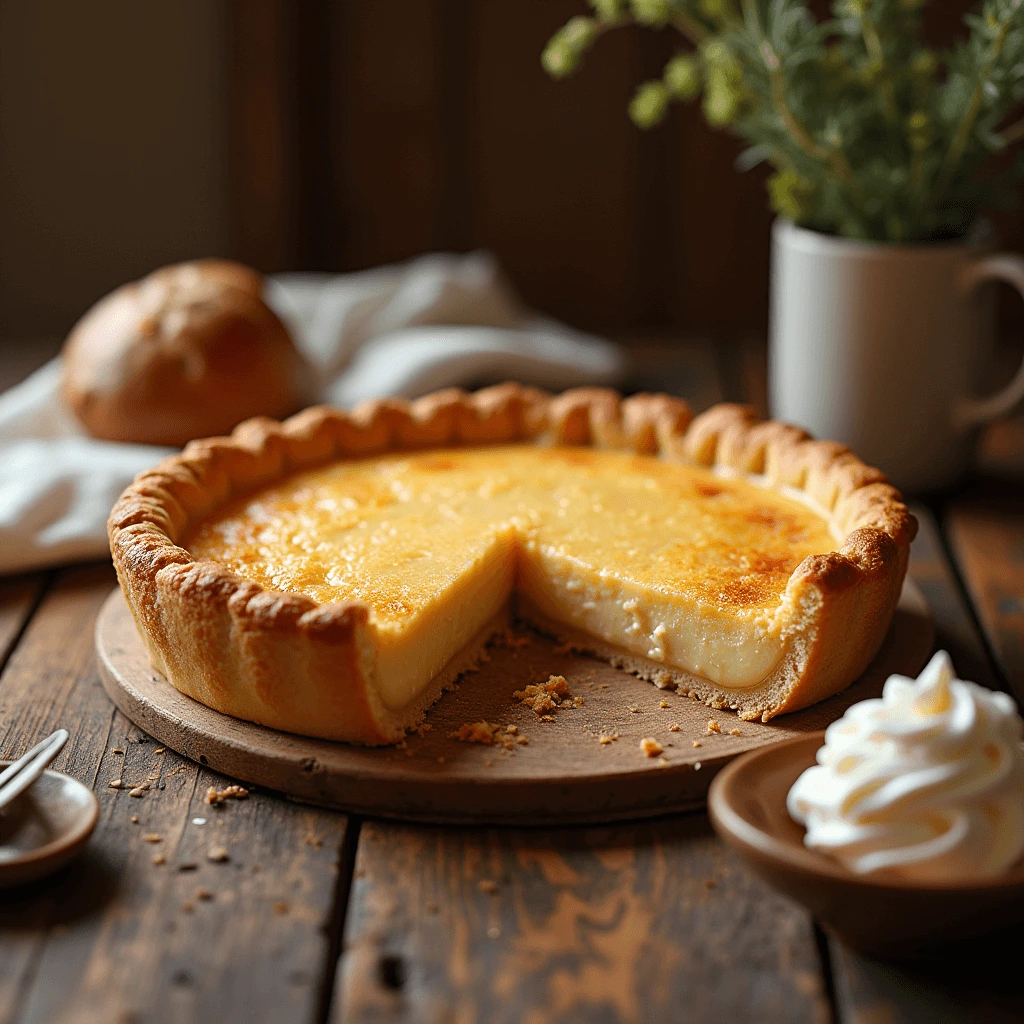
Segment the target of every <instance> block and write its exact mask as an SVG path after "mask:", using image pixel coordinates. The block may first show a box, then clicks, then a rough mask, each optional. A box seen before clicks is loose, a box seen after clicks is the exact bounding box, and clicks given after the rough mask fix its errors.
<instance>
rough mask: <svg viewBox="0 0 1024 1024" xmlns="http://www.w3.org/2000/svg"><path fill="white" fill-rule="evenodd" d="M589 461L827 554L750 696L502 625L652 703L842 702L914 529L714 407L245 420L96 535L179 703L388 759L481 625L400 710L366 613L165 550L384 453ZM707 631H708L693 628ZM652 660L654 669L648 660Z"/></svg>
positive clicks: (386, 408)
mask: <svg viewBox="0 0 1024 1024" xmlns="http://www.w3.org/2000/svg"><path fill="white" fill-rule="evenodd" d="M510 444H511V445H538V446H551V447H559V446H566V447H590V448H593V449H596V450H600V451H615V452H626V453H633V454H637V455H646V456H657V457H658V458H660V459H661V460H663V461H665V462H668V463H678V464H684V465H689V466H694V467H700V468H702V469H703V470H709V471H711V472H713V473H715V474H716V475H718V476H721V477H724V478H725V479H729V478H740V479H743V480H746V481H748V482H750V483H753V484H755V485H756V486H758V487H761V488H763V489H765V490H773V491H776V492H778V491H781V492H784V493H789V494H792V495H796V496H798V497H799V498H800V499H801V500H802V501H804V502H805V503H806V504H807V505H809V506H810V507H812V508H813V509H815V510H816V512H817V513H818V514H819V515H820V516H821V517H822V518H823V519H824V520H825V521H826V522H827V525H828V527H829V529H830V531H831V534H832V535H833V536H834V537H836V538H839V539H837V540H836V542H835V547H836V550H832V551H825V552H822V553H820V554H811V555H808V556H807V557H805V558H804V559H803V560H802V561H801V562H800V563H799V565H797V567H796V568H795V569H794V570H793V572H792V575H791V577H790V578H789V580H788V583H787V584H786V601H787V609H788V615H789V620H790V621H788V624H787V627H786V632H785V637H786V639H785V648H784V652H783V656H782V657H780V659H779V661H778V663H777V664H776V665H774V667H773V668H772V670H771V671H770V672H769V673H768V674H767V676H766V677H765V678H764V679H763V680H761V681H759V682H758V683H757V684H756V685H753V686H747V685H745V686H742V687H730V686H728V685H722V684H716V683H714V682H712V681H710V680H709V679H707V678H704V677H702V676H700V675H697V674H694V673H692V672H688V671H685V670H683V669H680V668H677V667H674V666H673V665H671V664H666V663H665V662H664V660H663V659H662V660H658V659H655V658H650V657H645V656H643V655H642V654H638V653H637V652H636V651H635V650H634V651H630V650H626V649H624V648H623V647H621V646H617V645H616V644H613V643H609V642H606V641H604V640H602V639H600V638H599V637H597V636H594V635H592V634H590V633H589V632H588V631H587V630H586V629H581V628H579V624H578V623H566V622H565V621H564V619H560V618H554V617H552V616H551V615H550V614H548V610H547V609H545V608H543V607H540V606H538V604H537V603H536V602H535V601H533V600H530V599H528V598H527V599H521V600H520V601H519V604H518V608H517V610H518V611H519V613H520V614H522V615H523V617H525V618H526V619H527V620H528V621H531V622H533V623H535V624H537V625H539V626H540V627H541V628H543V629H545V630H546V631H548V632H550V633H551V634H553V635H555V636H556V637H558V638H559V639H560V640H562V641H565V642H571V643H573V644H574V645H576V646H578V647H580V648H582V649H585V650H588V651H591V652H593V653H596V654H598V655H599V656H602V657H604V658H606V659H608V660H609V661H611V662H612V663H613V664H617V665H619V666H621V667H623V668H626V669H628V670H629V671H632V672H635V673H637V674H639V675H641V676H643V677H644V678H646V679H650V680H651V681H653V682H655V683H657V684H658V685H659V686H670V687H676V688H677V689H678V690H679V691H680V692H683V693H686V694H689V695H690V696H693V697H695V698H697V699H699V700H702V701H704V702H705V703H706V704H708V705H709V706H711V707H716V708H725V707H728V708H732V709H734V710H735V711H737V713H738V714H739V716H740V717H741V718H746V719H752V718H761V719H762V720H764V721H767V720H769V719H770V718H772V717H773V716H775V715H777V714H781V713H783V712H787V711H793V710H796V709H798V708H801V707H806V706H807V705H809V704H812V703H814V702H816V701H818V700H821V699H823V698H825V697H827V696H830V695H832V694H834V693H836V692H838V691H839V690H841V689H842V688H843V687H845V686H847V685H848V684H849V683H850V682H852V681H853V680H854V679H855V678H857V676H858V675H859V674H860V673H861V672H862V671H863V670H864V669H865V668H866V667H867V664H868V663H869V662H870V660H871V659H872V658H873V657H874V655H875V653H876V652H877V650H878V647H879V645H880V644H881V642H882V639H883V637H884V635H885V632H886V629H887V628H888V625H889V622H890V620H891V618H892V614H893V611H894V609H895V607H896V602H897V600H898V598H899V593H900V588H901V586H902V582H903V577H904V575H905V572H906V566H907V559H908V555H909V548H910V542H911V540H912V539H913V537H914V534H915V533H916V530H917V523H916V520H915V519H914V518H913V516H912V515H910V513H909V512H908V511H907V509H906V507H905V505H904V504H903V503H902V501H901V500H900V495H899V493H898V492H897V491H896V490H895V489H894V488H893V487H891V486H890V485H889V484H888V483H887V482H886V479H885V477H884V476H883V475H882V474H881V473H880V472H879V471H878V470H875V469H872V468H870V467H868V466H866V465H865V464H864V463H862V462H861V461H860V460H859V459H857V458H856V456H854V455H853V454H852V453H851V452H850V451H849V450H848V449H846V448H844V447H843V446H841V445H839V444H836V443H833V442H829V441H815V440H812V439H810V438H809V437H808V436H807V434H805V433H804V432H803V431H801V430H799V429H797V428H795V427H791V426H786V425H784V424H779V423H774V422H759V421H758V420H757V417H756V415H755V414H754V412H753V411H752V410H750V409H748V408H745V407H743V406H737V405H719V406H716V407H714V408H713V409H710V410H708V411H707V412H705V413H703V414H702V415H700V416H698V417H696V418H694V417H693V416H692V414H691V412H690V409H689V407H688V406H687V405H686V403H685V402H683V401H681V400H679V399H675V398H671V397H668V396H666V395H636V396H633V397H630V398H626V399H623V398H621V396H620V395H618V394H617V393H616V392H613V391H609V390H603V389H577V390H573V391H567V392H565V393H563V394H561V395H556V396H552V395H549V394H547V393H544V392H541V391H538V390H535V389H532V388H525V387H522V386H520V385H516V384H505V385H500V386H498V387H494V388H487V389H484V390H482V391H478V392H476V393H473V394H467V393H465V392H462V391H459V390H454V389H453V390H447V391H441V392H436V393H434V394H432V395H427V396H425V397H424V398H421V399H418V400H417V401H414V402H411V403H407V402H404V401H384V402H370V403H366V404H364V405H362V406H359V407H358V408H356V409H355V410H353V411H351V412H346V411H343V410H338V409H331V408H313V409H308V410H306V411H305V412H302V413H300V414H298V415H297V416H293V417H292V418H291V419H289V420H286V421H285V422H284V423H277V422H274V421H271V420H266V419H256V420H250V421H248V422H246V423H243V424H242V425H240V426H239V427H237V428H236V429H235V431H234V432H233V433H232V434H231V436H230V437H223V438H211V439H209V440H204V441H196V442H193V443H192V444H190V445H189V446H188V447H187V448H186V449H185V450H184V451H183V452H182V453H181V454H180V455H175V456H172V457H170V458H168V459H165V460H164V461H163V462H162V463H160V465H158V466H157V467H156V468H155V469H153V470H151V471H149V472H146V473H143V474H142V475H140V476H139V477H138V478H137V479H136V480H135V482H134V483H133V484H132V485H131V486H130V487H129V488H128V489H127V490H126V491H125V493H124V494H123V495H122V497H121V498H120V500H119V501H118V502H117V504H116V505H115V506H114V509H113V511H112V512H111V515H110V520H109V523H108V528H109V535H110V546H111V551H112V554H113V559H114V565H115V567H116V569H117V573H118V578H119V580H120V582H121V587H122V589H123V591H124V594H125V597H126V599H127V601H128V604H129V607H130V608H131V611H132V614H133V616H134V618H135V621H136V623H137V625H138V628H139V632H140V634H141V635H142V637H143V640H144V641H145V643H146V646H147V648H148V650H149V653H150V657H151V659H152V661H153V664H154V666H155V667H156V668H157V669H158V670H159V671H160V672H162V673H163V674H164V675H165V676H166V677H167V678H168V679H169V680H170V681H171V683H172V684H173V685H174V686H175V687H177V688H178V689H179V690H181V691H182V692H183V693H186V694H188V695H189V696H191V697H194V698H195V699H196V700H199V701H200V702H202V703H203V704H206V705H208V706H209V707H212V708H215V709H216V710H218V711H222V712H224V713H226V714H229V715H233V716H235V717H239V718H244V719H248V720H251V721H255V722H259V723H261V724H263V725H267V726H271V727H273V728H279V729H284V730H286V731H289V732H297V733H300V734H304V735H312V736H320V737H324V738H328V739H337V740H345V741H350V742H357V743H364V744H380V743H389V742H394V741H396V740H398V739H400V738H401V737H402V736H403V735H404V734H405V732H406V731H407V730H408V729H410V728H413V727H415V726H416V725H417V724H418V722H420V721H421V720H422V717H423V715H424V713H425V711H426V709H427V708H428V707H429V706H430V705H431V704H432V703H433V702H434V701H435V700H436V699H437V697H438V696H439V695H440V693H441V692H442V690H443V689H444V688H445V687H446V686H449V685H451V683H453V682H454V680H455V679H456V678H457V677H458V675H459V674H460V673H462V672H464V671H466V670H467V669H470V668H472V667H473V666H474V665H475V664H476V663H477V662H478V661H479V660H480V658H481V657H482V656H483V653H484V646H485V644H486V642H487V640H488V638H489V637H490V636H492V635H493V634H494V632H495V631H496V630H498V629H500V628H501V627H502V625H503V624H504V622H505V618H504V616H505V614H506V613H505V611H504V610H501V611H499V612H498V613H497V614H496V615H495V617H494V618H492V619H491V620H490V621H489V622H487V623H485V624H484V625H483V626H482V628H481V629H480V630H479V631H478V632H477V634H476V636H474V637H473V638H472V640H471V642H469V643H468V644H466V645H465V646H464V647H463V648H462V650H461V651H460V652H459V653H458V654H457V655H456V656H455V657H453V658H451V660H450V661H449V662H448V663H447V664H446V665H445V666H444V668H443V669H442V670H441V671H439V672H437V673H436V674H434V675H433V677H432V679H431V681H430V685H428V686H427V687H426V688H425V689H423V690H422V692H420V693H418V694H417V695H416V697H415V699H412V700H410V701H409V703H407V704H406V705H405V706H402V707H399V708H395V707H392V706H389V704H388V703H387V702H386V701H385V700H383V699H382V696H381V692H380V690H379V688H378V687H377V685H375V682H374V680H375V678H376V677H375V659H376V656H377V650H378V647H377V630H376V625H375V623H374V616H373V613H372V611H371V608H370V607H369V606H368V605H367V603H365V602H363V601H360V600H354V599H350V600H344V601H339V602H334V603H320V602H318V601H316V600H314V599H313V598H312V597H310V596H308V595H307V594H304V593H294V592H283V591H282V590H275V589H271V588H270V587H268V586H264V585H261V584H260V583H257V582H254V581H253V580H252V579H247V578H245V577H244V576H243V575H241V574H240V573H237V572H234V571H232V570H231V569H230V568H229V567H228V566H227V565H225V564H222V563H221V562H218V561H214V560H210V559H200V558H196V557H194V556H193V554H191V553H190V552H189V550H187V549H186V547H184V546H182V545H183V544H184V543H187V542H188V538H189V537H190V536H192V535H193V534H194V533H195V531H196V529H197V528H198V527H201V526H202V524H203V523H205V522H208V521H209V520H210V519H211V517H215V516H216V515H217V514H218V513H219V512H220V511H222V510H223V509H224V508H225V507H228V506H229V504H230V502H231V500H232V499H234V498H238V497H239V496H243V495H247V494H253V493H254V492H258V491H261V490H262V489H267V488H271V487H273V486H274V485H276V484H280V482H281V481H284V480H286V479H287V478H288V477H289V476H290V475H291V474H294V473H299V472H302V471H307V470H313V469H315V468H316V467H323V466H328V465H329V464H331V463H338V462H343V461H344V460H353V459H365V458H367V457H370V456H384V455H387V454H389V453H397V452H416V451H423V450H424V449H451V448H456V447H469V446H472V447H480V446H487V445H495V446H498V445H510ZM711 628H713V627H711ZM651 653H655V654H656V653H657V652H651Z"/></svg>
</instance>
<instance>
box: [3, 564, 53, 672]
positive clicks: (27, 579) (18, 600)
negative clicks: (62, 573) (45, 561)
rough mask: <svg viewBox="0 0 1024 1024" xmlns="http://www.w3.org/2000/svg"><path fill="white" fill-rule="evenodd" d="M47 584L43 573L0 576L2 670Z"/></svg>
mask: <svg viewBox="0 0 1024 1024" xmlns="http://www.w3.org/2000/svg"><path fill="white" fill-rule="evenodd" d="M45 585H46V576H44V575H43V574H42V573H33V574H31V575H25V576H3V577H0V670H2V669H3V666H4V665H5V664H6V662H7V658H8V655H9V654H10V653H11V651H12V650H13V648H14V645H15V644H16V643H17V641H18V637H19V636H21V631H22V629H24V627H25V623H26V622H28V619H29V616H30V615H31V614H32V612H33V611H34V610H35V607H36V604H37V603H38V601H39V599H40V597H41V596H42V593H43V588H44V587H45Z"/></svg>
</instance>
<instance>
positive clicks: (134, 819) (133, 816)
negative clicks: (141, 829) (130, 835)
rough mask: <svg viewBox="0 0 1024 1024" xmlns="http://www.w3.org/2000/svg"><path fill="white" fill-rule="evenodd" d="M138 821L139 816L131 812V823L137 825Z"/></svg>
mask: <svg viewBox="0 0 1024 1024" xmlns="http://www.w3.org/2000/svg"><path fill="white" fill-rule="evenodd" d="M138 823H139V816H138V815H137V814H133V815H132V824H133V825H138Z"/></svg>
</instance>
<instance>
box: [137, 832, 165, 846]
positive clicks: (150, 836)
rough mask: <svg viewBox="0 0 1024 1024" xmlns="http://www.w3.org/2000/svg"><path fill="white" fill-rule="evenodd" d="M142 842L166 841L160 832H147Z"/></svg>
mask: <svg viewBox="0 0 1024 1024" xmlns="http://www.w3.org/2000/svg"><path fill="white" fill-rule="evenodd" d="M142 841H143V842H144V843H162V842H163V841H164V837H163V836H162V835H160V833H159V832H147V833H146V834H145V835H144V836H143V837H142Z"/></svg>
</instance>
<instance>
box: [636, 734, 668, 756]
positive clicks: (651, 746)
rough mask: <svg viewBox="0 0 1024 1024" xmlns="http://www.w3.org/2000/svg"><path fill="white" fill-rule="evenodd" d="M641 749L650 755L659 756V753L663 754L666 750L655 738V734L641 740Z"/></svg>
mask: <svg viewBox="0 0 1024 1024" xmlns="http://www.w3.org/2000/svg"><path fill="white" fill-rule="evenodd" d="M640 749H641V750H642V751H643V752H644V753H645V754H646V755H647V756H648V757H657V756H658V755H659V754H661V753H662V752H663V751H664V748H663V747H662V745H661V744H660V743H659V742H658V741H657V740H656V739H654V737H653V736H645V737H644V738H643V739H642V740H641V741H640Z"/></svg>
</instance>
